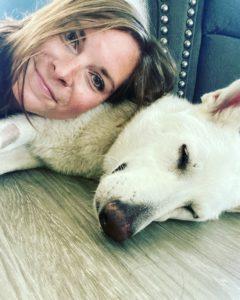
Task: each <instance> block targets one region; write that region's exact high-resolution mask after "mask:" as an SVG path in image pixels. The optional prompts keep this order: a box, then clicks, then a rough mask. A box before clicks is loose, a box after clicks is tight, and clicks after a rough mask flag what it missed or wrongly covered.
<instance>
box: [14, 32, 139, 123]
mask: <svg viewBox="0 0 240 300" xmlns="http://www.w3.org/2000/svg"><path fill="white" fill-rule="evenodd" d="M80 35H81V37H82V38H81V40H80V41H76V38H77V37H79V36H80ZM66 42H68V44H66ZM139 56H140V51H139V47H138V44H137V42H136V41H135V40H134V39H133V37H131V35H130V34H128V33H126V32H123V31H119V30H115V29H111V30H107V31H96V30H90V29H89V30H86V31H84V32H81V33H80V34H79V35H78V34H77V33H76V32H70V33H68V34H66V35H65V36H64V37H60V36H56V37H53V38H51V39H49V40H48V41H47V42H45V43H44V44H43V45H42V46H41V47H40V49H39V54H38V55H36V56H34V57H33V58H31V59H30V62H29V65H28V68H27V71H26V78H25V85H24V107H25V109H26V111H28V112H32V113H35V114H38V115H40V116H44V117H48V118H53V119H68V118H74V117H76V116H78V115H79V114H81V113H83V112H85V111H87V110H89V109H91V108H93V107H95V106H97V105H98V104H100V103H102V102H103V101H105V100H106V99H107V98H108V97H109V96H110V95H111V94H112V93H113V92H114V91H115V90H116V89H117V88H118V87H119V86H120V85H121V84H122V83H123V82H124V81H125V80H126V79H127V78H128V77H129V76H130V74H131V73H132V72H133V70H134V68H135V67H136V65H137V63H138V59H139ZM21 82H22V77H21V76H20V78H19V80H18V81H17V82H16V83H15V84H14V86H13V93H14V95H15V97H16V99H17V101H18V102H20V96H19V94H20V93H19V88H18V87H21Z"/></svg>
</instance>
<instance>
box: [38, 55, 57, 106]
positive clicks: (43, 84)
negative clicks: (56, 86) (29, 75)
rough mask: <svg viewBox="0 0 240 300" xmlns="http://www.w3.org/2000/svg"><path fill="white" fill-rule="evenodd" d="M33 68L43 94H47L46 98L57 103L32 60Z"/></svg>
mask: <svg viewBox="0 0 240 300" xmlns="http://www.w3.org/2000/svg"><path fill="white" fill-rule="evenodd" d="M34 68H35V71H36V74H37V76H38V79H39V83H40V85H41V87H42V89H43V91H44V92H45V94H47V96H48V97H49V98H50V99H52V100H54V101H55V102H56V103H57V100H56V97H55V95H54V93H53V91H52V90H51V89H50V87H49V86H48V84H47V83H46V81H45V80H44V78H43V77H42V75H41V73H40V72H39V71H38V69H37V66H36V62H35V60H34Z"/></svg>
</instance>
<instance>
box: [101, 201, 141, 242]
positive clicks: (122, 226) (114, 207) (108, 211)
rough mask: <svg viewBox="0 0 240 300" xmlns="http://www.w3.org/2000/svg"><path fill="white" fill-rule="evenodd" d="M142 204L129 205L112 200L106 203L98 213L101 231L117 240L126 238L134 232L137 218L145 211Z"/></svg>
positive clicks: (120, 240)
mask: <svg viewBox="0 0 240 300" xmlns="http://www.w3.org/2000/svg"><path fill="white" fill-rule="evenodd" d="M146 210H147V209H146V207H145V206H143V205H129V204H126V203H123V202H121V201H120V200H114V201H112V202H109V203H107V204H106V205H105V206H104V207H103V208H102V210H101V211H100V213H99V221H100V224H101V226H102V229H103V231H104V232H105V233H106V234H107V235H108V236H109V237H111V238H112V239H113V240H115V241H117V242H122V241H124V240H126V239H128V238H129V237H130V236H131V235H133V234H134V233H135V232H136V227H137V226H136V224H137V223H139V218H140V216H141V215H143V214H144V212H146Z"/></svg>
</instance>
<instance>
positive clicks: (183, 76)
mask: <svg viewBox="0 0 240 300" xmlns="http://www.w3.org/2000/svg"><path fill="white" fill-rule="evenodd" d="M179 77H180V78H181V79H184V78H186V77H187V72H185V71H181V72H180V74H179Z"/></svg>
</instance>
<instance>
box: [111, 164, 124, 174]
mask: <svg viewBox="0 0 240 300" xmlns="http://www.w3.org/2000/svg"><path fill="white" fill-rule="evenodd" d="M126 167H127V164H126V163H123V164H121V165H120V166H118V167H117V168H116V169H115V170H114V171H113V172H112V174H113V173H115V172H118V171H122V170H124V169H125V168H126Z"/></svg>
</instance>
